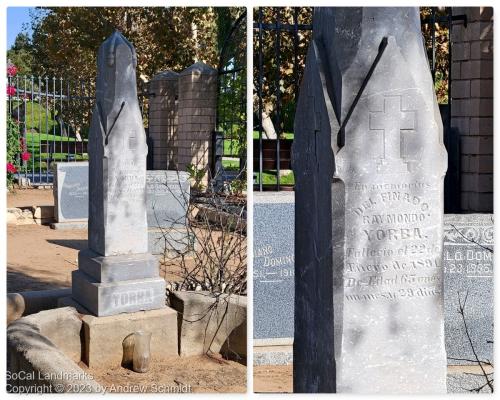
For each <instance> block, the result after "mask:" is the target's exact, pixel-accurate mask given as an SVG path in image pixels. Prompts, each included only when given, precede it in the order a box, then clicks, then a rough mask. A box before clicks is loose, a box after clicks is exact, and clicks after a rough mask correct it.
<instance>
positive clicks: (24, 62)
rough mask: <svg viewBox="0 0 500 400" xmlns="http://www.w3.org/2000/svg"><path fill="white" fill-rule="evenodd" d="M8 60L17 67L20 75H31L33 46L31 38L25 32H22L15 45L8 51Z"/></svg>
mask: <svg viewBox="0 0 500 400" xmlns="http://www.w3.org/2000/svg"><path fill="white" fill-rule="evenodd" d="M7 59H8V60H10V62H11V63H12V64H14V65H15V66H16V67H17V72H18V74H21V75H30V74H31V66H32V64H33V46H32V44H31V40H30V38H29V36H28V35H27V34H26V33H25V32H21V33H19V34H18V35H17V36H16V39H15V41H14V44H13V45H12V46H11V48H10V49H9V50H7Z"/></svg>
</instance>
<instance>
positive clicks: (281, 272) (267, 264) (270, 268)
mask: <svg viewBox="0 0 500 400" xmlns="http://www.w3.org/2000/svg"><path fill="white" fill-rule="evenodd" d="M254 259H255V264H256V265H259V266H261V268H255V269H254V272H253V275H254V279H257V280H259V282H261V283H277V282H282V281H283V280H284V279H288V278H293V276H294V265H295V256H294V255H293V254H290V255H275V252H274V249H273V247H272V246H271V245H265V246H262V247H257V248H256V249H255V250H254Z"/></svg>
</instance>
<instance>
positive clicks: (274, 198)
mask: <svg viewBox="0 0 500 400" xmlns="http://www.w3.org/2000/svg"><path fill="white" fill-rule="evenodd" d="M253 198H254V206H253V207H254V214H253V215H254V216H253V232H254V233H253V238H254V239H253V240H254V242H253V243H254V244H253V252H254V259H253V260H254V261H253V285H254V286H253V293H254V299H255V301H254V303H253V310H254V338H255V339H264V338H266V339H267V338H290V337H293V293H294V246H293V243H294V238H293V232H294V218H293V216H294V209H295V205H294V193H293V192H278V193H276V192H262V193H254V195H253Z"/></svg>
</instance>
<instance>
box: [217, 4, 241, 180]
mask: <svg viewBox="0 0 500 400" xmlns="http://www.w3.org/2000/svg"><path fill="white" fill-rule="evenodd" d="M246 21H247V14H246V11H244V12H243V13H242V14H241V15H240V16H239V17H238V18H237V19H236V20H235V22H234V23H233V25H232V26H231V29H230V30H229V33H228V34H227V36H226V38H225V39H224V42H223V45H222V48H221V52H220V55H219V65H218V68H217V72H218V77H217V80H218V92H217V121H216V131H215V132H214V139H213V147H214V151H213V154H214V158H213V160H212V161H213V165H212V168H213V171H214V176H215V180H216V181H219V182H223V181H229V180H232V179H236V178H237V179H241V180H243V181H244V180H246V176H245V174H246V153H247V145H246V143H247V140H246V125H247V115H246V114H247V113H246V98H247V97H246V86H247V84H246V79H247V78H246V77H247V75H246V51H247V48H246Z"/></svg>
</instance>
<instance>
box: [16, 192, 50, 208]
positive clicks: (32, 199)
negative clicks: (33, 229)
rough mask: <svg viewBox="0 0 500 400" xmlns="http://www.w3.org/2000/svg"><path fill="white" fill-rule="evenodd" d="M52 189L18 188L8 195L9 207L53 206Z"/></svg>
mask: <svg viewBox="0 0 500 400" xmlns="http://www.w3.org/2000/svg"><path fill="white" fill-rule="evenodd" d="M53 205H54V196H53V195H52V189H16V190H15V191H14V192H11V193H9V194H8V195H7V207H9V208H10V207H31V206H53Z"/></svg>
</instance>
